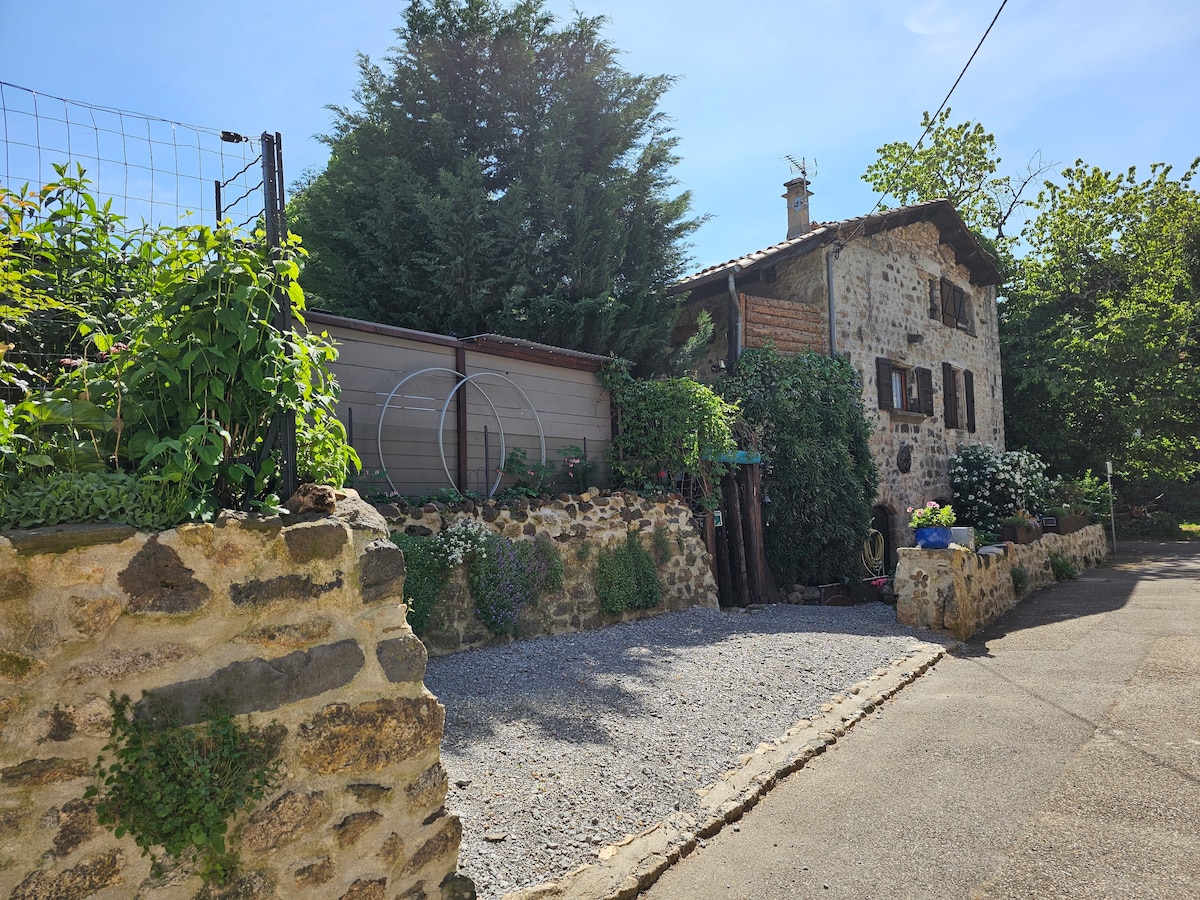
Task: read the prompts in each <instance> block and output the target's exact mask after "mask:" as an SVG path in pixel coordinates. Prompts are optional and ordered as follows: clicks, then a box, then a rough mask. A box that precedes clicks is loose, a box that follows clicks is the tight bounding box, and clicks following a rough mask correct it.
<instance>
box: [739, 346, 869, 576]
mask: <svg viewBox="0 0 1200 900" xmlns="http://www.w3.org/2000/svg"><path fill="white" fill-rule="evenodd" d="M722 393H723V395H724V397H725V399H726V400H727V401H731V402H734V403H736V404H737V406H738V407H739V408H740V409H741V415H742V419H743V421H744V422H745V424H746V426H747V427H748V428H749V429H750V430H751V431H752V432H754V433H756V434H757V435H758V439H759V440H760V442H761V444H760V447H759V449H760V450H761V451H762V454H763V481H762V489H763V529H764V537H763V542H764V546H765V550H766V556H767V563H768V564H769V565H770V567H771V572H772V574H773V575H774V576H775V579H776V581H777V582H778V583H779V584H781V585H791V584H823V583H830V582H835V581H841V580H843V579H846V578H855V577H858V576H859V574H860V568H861V557H862V549H863V542H864V541H865V540H866V537H867V533H868V530H869V528H870V520H871V504H872V502H873V501H874V497H875V492H876V489H877V487H878V473H877V471H876V468H875V462H874V460H873V458H872V455H871V448H870V443H869V439H870V434H871V429H870V425H869V424H868V422H867V418H866V410H865V409H864V407H863V401H862V388H861V384H860V382H859V378H858V373H857V372H856V371H855V369H854V367H853V366H851V365H850V363H849V361H847V360H846V359H845V358H844V357H832V358H831V357H827V356H821V355H819V354H816V353H804V354H800V355H798V356H783V355H781V354H780V353H778V352H777V351H775V350H774V349H772V348H764V349H754V350H747V351H745V352H744V353H743V354H742V356H741V358H740V359H739V360H738V363H737V366H736V368H735V369H734V370H733V372H732V373H731V375H730V377H729V378H728V379H727V380H726V381H725V382H724V383H723V386H722Z"/></svg>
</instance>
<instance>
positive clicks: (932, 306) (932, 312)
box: [929, 278, 942, 319]
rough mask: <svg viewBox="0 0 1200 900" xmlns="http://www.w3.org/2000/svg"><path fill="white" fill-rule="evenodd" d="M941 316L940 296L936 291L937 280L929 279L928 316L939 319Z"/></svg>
mask: <svg viewBox="0 0 1200 900" xmlns="http://www.w3.org/2000/svg"><path fill="white" fill-rule="evenodd" d="M941 317H942V296H941V294H940V293H939V292H938V280H937V279H936V278H930V279H929V318H931V319H940V318H941Z"/></svg>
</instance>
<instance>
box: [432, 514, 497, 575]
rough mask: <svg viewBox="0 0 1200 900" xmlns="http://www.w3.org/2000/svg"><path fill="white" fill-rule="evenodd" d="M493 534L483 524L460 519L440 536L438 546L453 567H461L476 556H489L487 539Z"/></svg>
mask: <svg viewBox="0 0 1200 900" xmlns="http://www.w3.org/2000/svg"><path fill="white" fill-rule="evenodd" d="M492 533H493V532H492V530H491V529H490V528H488V527H487V526H486V525H484V524H483V523H482V522H473V521H471V520H470V519H459V520H458V521H456V522H455V523H454V524H453V525H451V526H450V527H449V528H447V529H446V530H445V531H443V532H442V533H441V534H440V535H438V544H439V545H440V547H441V549H442V552H443V553H445V554H446V561H447V562H448V563H449V564H450V565H451V566H461V565H462V564H463V562H465V561H466V560H467V559H468V558H471V557H472V556H473V555H475V554H479V555H481V556H486V555H487V537H488V535H490V534H492Z"/></svg>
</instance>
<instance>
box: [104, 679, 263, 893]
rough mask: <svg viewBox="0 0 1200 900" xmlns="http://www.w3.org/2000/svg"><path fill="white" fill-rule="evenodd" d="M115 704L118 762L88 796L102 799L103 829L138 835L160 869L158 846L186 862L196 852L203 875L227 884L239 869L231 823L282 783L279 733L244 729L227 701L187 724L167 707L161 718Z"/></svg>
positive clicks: (113, 740)
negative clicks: (229, 839)
mask: <svg viewBox="0 0 1200 900" xmlns="http://www.w3.org/2000/svg"><path fill="white" fill-rule="evenodd" d="M109 703H110V705H111V707H112V726H111V730H110V732H109V741H108V743H107V744H105V745H104V751H103V752H104V753H106V754H109V755H110V756H111V758H112V760H111V762H109V761H106V760H105V757H104V756H103V755H101V756H100V757H99V758H98V759H97V760H96V765H95V772H96V777H97V779H98V780H99V782H100V786H99V787H92V788H89V789H88V790H87V792H86V793H85V794H84V797H85V798H91V797H97V798H99V799H98V802H97V804H96V816H97V819H98V820H99V822H100V824H101V825H104V826H106V827H108V828H111V829H112V830H113V833H114V834H115V835H116V837H118V838H121V837H124V836H125V835H126V834H129V835H131V836H132V837H133V840H134V842H135V843H136V844H137V845H138V847H140V848H141V850H142V854H143V855H145V856H149V857H150V858H151V860H152V862H153V864H154V868H155V870H159V869H160V866H159V864H158V861H157V860H156V859H155V858H154V853H153V850H154V848H156V847H161V848H162V849H163V851H165V852H166V853H167V855H168V856H171V857H175V858H178V857H179V855H180V854H181V853H183V852H184V851H185V850H187V849H188V848H189V847H194V848H196V850H197V851H198V852H199V857H200V869H199V874H200V876H201V878H203V879H204V881H205V882H206V883H208V882H216V883H218V884H223V883H225V882H226V881H228V880H229V879H230V877H231V876H232V875H233V872H234V870H235V869H236V867H237V857H236V855H235V854H232V853H230V852H228V850H227V848H226V845H225V834H226V833H227V831H228V829H229V820H230V819H231V818H233V816H234V815H235V814H236V813H237V812H238V811H240V810H247V811H248V810H250V809H252V808H253V807H254V805H255V804H256V803H257V802H258V801H259V800H261V799H262V798H263V797H264V796H265V794H266V792H267V791H268V790H270V789H271V787H272V786H273V785H274V784H275V781H276V777H277V773H278V769H279V764H278V761H277V760H276V759H275V756H276V754H277V752H278V743H279V739H280V736H279V735H278V734H277V733H276V729H267V730H265V731H264V730H261V729H258V728H255V727H249V728H242V727H240V726H239V725H238V724H237V722H236V721H234V718H233V715H232V714H231V713H230V712H229V711H228V710H227V709H225V708H223V707H221V706H220V705H219V704H213V705H211V706H210V708H209V714H208V718H207V719H206V721H204V722H202V723H200V724H199V725H196V726H194V727H184V726H181V725H178V724H174V723H173V722H172V721H171V719H170V717H169V716H168V715H167V714H166V712H165V711H164V710H161V709H160V710H157V711H156V715H155V716H153V717H148V718H143V717H141V716H136V715H134V709H133V704H132V703H131V702H130V700H129V697H125V696H123V697H119V698H118V697H117V695H116V694H111V695H110V696H109ZM164 717H165V722H166V724H162V720H164Z"/></svg>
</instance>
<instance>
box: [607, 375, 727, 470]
mask: <svg viewBox="0 0 1200 900" xmlns="http://www.w3.org/2000/svg"><path fill="white" fill-rule="evenodd" d="M602 381H603V383H604V386H605V387H606V388H607V389H608V391H609V395H610V397H611V400H612V406H613V410H614V412H615V415H616V426H617V427H616V428H615V429H614V433H613V439H612V443H611V445H610V446H609V451H608V452H609V465H610V467H611V471H612V474H613V479H614V480H615V481H616V482H617V484H618V485H621V486H628V487H633V488H642V487H644V486H647V485H651V486H653V485H655V484H661V483H662V481H663V479H665V478H666V477H667V476H668V475H669V476H680V475H690V476H692V477H694V478H697V479H702V480H703V479H707V478H708V477H709V476H710V474H713V473H711V472H710V471H709V469H710V468H711V464H710V463H708V462H706V460H709V459H712V458H715V457H720V456H722V455H728V454H731V453H733V451H734V450H735V449H736V447H737V445H736V441H735V440H734V434H733V426H734V423H735V421H736V417H737V408H736V407H735V406H733V405H732V404H730V403H728V402H726V401H725V400H723V399H722V398H721V397H720V396H719V395H718V394H717V393H715V392H714V391H713V390H712V388H710V387H708V386H707V385H703V384H701V383H700V382H698V381H696V380H694V379H692V378H666V379H662V380H659V381H645V380H641V379H635V378H633V377H632V376H630V375H629V373H628V372H627V371H626V370H625V369H624V368H622V367H620V366H616V365H614V366H611V367H610V368H609V369H607V370H606V371H605V372H604V373H603V375H602Z"/></svg>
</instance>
